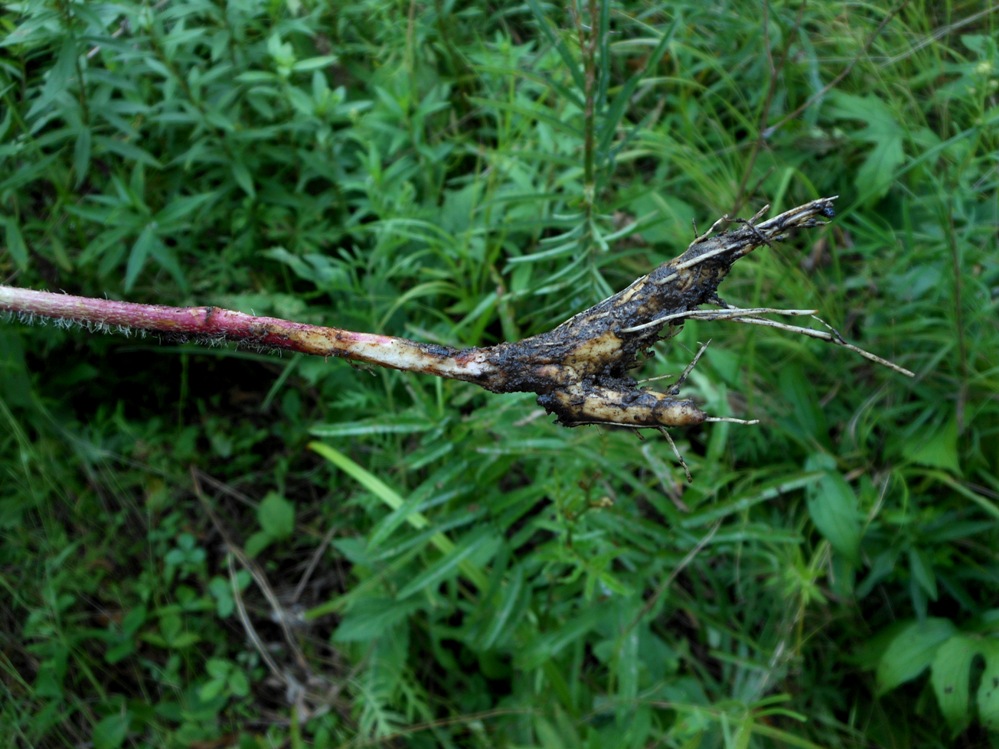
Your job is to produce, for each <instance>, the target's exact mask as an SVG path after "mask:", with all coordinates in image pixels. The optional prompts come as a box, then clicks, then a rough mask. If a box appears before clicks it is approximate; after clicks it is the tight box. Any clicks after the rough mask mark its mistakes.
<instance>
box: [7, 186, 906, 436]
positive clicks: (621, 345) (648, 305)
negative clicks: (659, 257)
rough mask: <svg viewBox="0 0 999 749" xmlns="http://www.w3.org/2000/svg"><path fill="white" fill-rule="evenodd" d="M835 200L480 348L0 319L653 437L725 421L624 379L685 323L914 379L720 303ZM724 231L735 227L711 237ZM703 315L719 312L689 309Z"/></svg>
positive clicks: (218, 325)
mask: <svg viewBox="0 0 999 749" xmlns="http://www.w3.org/2000/svg"><path fill="white" fill-rule="evenodd" d="M833 200H835V198H822V199H820V200H814V201H812V202H810V203H806V204H805V205H801V206H798V207H797V208H792V209H791V210H789V211H785V212H784V213H782V214H780V215H779V216H775V217H774V218H771V219H768V220H766V221H760V218H761V216H762V214H763V213H764V212H765V211H766V210H767V209H766V208H764V209H763V210H762V211H760V212H759V213H758V214H757V215H756V216H754V217H753V218H751V219H749V220H743V219H729V218H727V217H725V218H722V219H720V220H719V221H717V222H716V223H715V224H714V225H713V226H712V227H711V229H710V230H709V231H708V232H707V233H706V234H703V235H701V236H699V237H697V238H696V239H695V240H694V241H693V242H692V243H691V244H690V246H689V247H688V248H687V250H686V252H684V253H683V254H682V255H680V256H679V257H677V258H674V259H673V260H671V261H669V262H668V263H663V264H662V265H660V266H659V267H658V268H656V269H655V270H653V271H652V272H651V273H649V274H648V275H646V276H643V277H641V278H639V279H637V280H636V281H634V282H633V283H632V284H631V285H630V286H628V287H627V288H626V289H624V290H623V291H620V292H618V293H617V294H614V295H613V296H611V297H609V298H608V299H605V300H604V301H602V302H600V303H599V304H596V305H594V306H593V307H590V308H589V309H588V310H585V311H584V312H580V313H579V314H578V315H575V316H574V317H572V318H570V319H569V320H567V321H565V322H564V323H562V324H561V325H559V326H558V327H557V328H554V329H553V330H550V331H548V332H546V333H541V334H540V335H536V336H532V337H530V338H525V339H524V340H522V341H516V342H512V343H501V344H499V345H496V346H489V347H484V348H468V349H454V348H449V347H446V346H436V345H430V344H423V343H416V342H414V341H409V340H406V339H404V338H393V337H390V336H381V335H373V334H368V333H355V332H352V331H348V330H340V329H338V328H326V327H320V326H315V325H303V324H301V323H295V322H289V321H287V320H279V319H275V318H268V317H256V316H253V315H247V314H244V313H241V312H233V311H231V310H223V309H219V308H217V307H184V308H181V307H165V306H160V305H147V304H132V303H128V302H115V301H109V300H106V299H91V298H86V297H76V296H69V295H65V294H55V293H50V292H42V291H29V290H26V289H17V288H12V287H3V286H0V309H3V310H7V311H9V312H12V313H16V314H17V315H19V317H20V319H22V320H25V321H30V320H31V319H33V318H34V316H40V317H43V318H54V319H56V320H63V321H72V322H77V323H83V324H87V325H89V326H90V327H91V329H95V330H102V331H113V330H120V331H122V332H128V331H130V330H143V331H157V332H162V333H167V334H172V335H175V336H182V337H190V338H193V339H194V340H196V341H200V342H203V343H205V342H207V343H214V342H218V341H236V342H240V343H249V344H252V345H254V346H258V347H263V348H275V349H289V350H292V351H300V352H303V353H307V354H314V355H318V356H337V357H343V358H346V359H351V360H354V361H360V362H365V363H368V364H375V365H378V366H383V367H391V368H394V369H401V370H406V371H412V372H423V373H426V374H433V375H437V376H438V377H448V378H452V379H457V380H465V381H467V382H474V383H475V384H477V385H481V386H482V387H484V388H486V389H487V390H490V391H492V392H494V393H512V392H531V393H536V394H537V396H538V403H539V404H540V405H541V406H543V407H544V408H545V410H546V411H548V413H553V414H555V415H556V416H557V418H558V422H559V423H560V424H563V425H565V426H570V427H572V426H578V425H581V424H608V425H617V426H626V427H632V428H645V427H648V428H653V429H660V430H663V429H664V428H666V427H675V426H688V425H693V424H700V423H702V422H705V421H722V420H725V419H720V418H717V417H711V416H708V415H707V414H706V413H704V412H703V411H702V410H701V409H699V408H698V407H697V406H696V405H695V404H694V402H693V401H691V400H685V399H680V398H677V397H676V396H677V395H678V394H679V390H680V386H681V385H682V384H683V381H684V379H685V378H686V375H687V374H689V372H690V370H691V368H692V367H693V364H694V363H696V359H695V361H694V362H692V363H691V366H690V367H688V368H687V370H686V371H685V372H684V373H683V375H681V377H680V379H679V380H678V381H677V382H676V383H674V384H673V386H672V387H671V388H669V389H668V390H667V391H666V392H657V391H654V390H650V389H647V388H643V387H640V386H639V384H638V382H637V381H636V380H635V379H634V378H633V377H632V376H631V374H630V372H631V371H632V370H633V369H635V368H636V367H637V366H638V364H639V362H640V360H641V358H642V354H644V353H645V352H646V351H648V350H649V349H651V348H652V346H653V345H654V344H655V343H656V342H658V341H660V340H663V339H665V338H670V337H671V336H673V335H675V334H676V332H677V331H678V329H679V328H680V327H681V326H682V325H683V322H684V320H686V319H688V318H700V319H709V320H711V319H714V320H734V321H737V322H742V323H752V324H762V325H769V326H773V327H779V328H782V329H784V330H788V331H792V332H795V333H801V334H804V335H809V336H812V337H816V338H820V339H822V340H825V341H827V342H829V343H833V344H836V345H840V346H844V347H846V348H849V349H850V350H852V351H854V352H856V353H859V354H861V355H862V356H865V357H867V358H868V359H871V360H872V361H875V362H877V363H879V364H882V365H885V366H887V367H890V368H892V369H894V370H896V371H898V372H900V373H902V374H906V375H908V376H912V373H911V372H909V371H908V370H905V369H902V368H901V367H897V366H896V365H894V364H892V363H890V362H888V361H885V360H884V359H881V358H879V357H877V356H874V355H873V354H869V353H867V352H865V351H862V350H861V349H858V348H857V347H855V346H852V345H850V344H848V343H846V342H845V341H844V340H843V339H842V338H841V337H840V336H839V334H838V333H836V331H834V330H833V329H832V328H828V326H826V327H827V328H828V330H825V331H820V330H813V329H810V328H801V327H797V326H790V325H785V324H783V323H778V322H775V321H773V320H767V319H762V318H760V317H759V316H760V315H762V314H772V313H779V314H792V315H802V314H808V315H810V314H812V311H810V310H774V309H738V308H734V307H731V306H730V305H726V304H724V303H723V302H722V301H721V300H720V299H719V298H718V295H717V289H718V285H719V284H720V283H721V281H722V280H723V279H724V278H725V276H726V275H727V274H728V272H729V269H731V267H732V264H733V263H734V262H735V261H736V260H738V259H739V258H741V257H744V256H746V255H748V254H749V253H750V252H752V251H753V250H754V249H756V248H757V247H760V246H763V245H770V244H771V243H773V242H779V241H782V240H784V239H786V238H787V237H788V235H789V234H790V232H791V231H792V230H795V229H809V228H813V227H816V226H821V225H823V224H824V223H825V221H824V220H823V219H825V218H831V217H832V215H833V209H832V203H833ZM725 224H729V225H731V226H732V227H733V228H731V229H730V230H729V231H724V232H721V233H718V234H715V231H716V230H718V229H719V228H721V227H722V226H723V225H725ZM704 304H715V305H717V306H719V307H721V309H707V310H701V309H698V308H699V307H701V306H702V305H704ZM823 324H824V323H823ZM698 356H699V354H698Z"/></svg>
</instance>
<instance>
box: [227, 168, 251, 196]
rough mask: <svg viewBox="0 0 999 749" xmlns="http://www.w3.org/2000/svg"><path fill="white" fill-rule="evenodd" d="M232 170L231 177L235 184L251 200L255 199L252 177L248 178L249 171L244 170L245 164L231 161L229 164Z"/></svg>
mask: <svg viewBox="0 0 999 749" xmlns="http://www.w3.org/2000/svg"><path fill="white" fill-rule="evenodd" d="M230 167H231V169H232V177H233V179H235V180H236V184H237V185H239V186H240V188H241V189H242V190H243V192H245V193H246V194H247V195H249V196H250V197H251V198H253V197H256V195H257V190H256V188H255V187H254V186H253V177H251V176H250V170H249V169H247V168H246V164H244V163H243V162H242V161H239V160H237V161H233V162H232V163H231V164H230Z"/></svg>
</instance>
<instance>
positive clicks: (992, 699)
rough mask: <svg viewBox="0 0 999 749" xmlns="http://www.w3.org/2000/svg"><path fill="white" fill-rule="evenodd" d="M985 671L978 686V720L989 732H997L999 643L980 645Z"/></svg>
mask: <svg viewBox="0 0 999 749" xmlns="http://www.w3.org/2000/svg"><path fill="white" fill-rule="evenodd" d="M980 649H981V653H982V656H983V657H984V658H985V670H984V671H983V672H982V681H981V683H980V684H979V685H978V719H979V720H980V721H981V723H982V725H983V726H985V728H987V729H988V730H989V731H999V641H997V640H994V639H990V640H984V641H983V642H982V643H981V644H980Z"/></svg>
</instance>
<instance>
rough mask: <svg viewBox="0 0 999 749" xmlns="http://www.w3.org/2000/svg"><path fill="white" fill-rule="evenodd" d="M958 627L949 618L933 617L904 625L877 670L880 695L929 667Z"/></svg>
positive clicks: (910, 679) (882, 657) (913, 677)
mask: <svg viewBox="0 0 999 749" xmlns="http://www.w3.org/2000/svg"><path fill="white" fill-rule="evenodd" d="M956 631H957V628H956V627H955V626H954V624H953V622H951V621H950V619H939V618H931V619H925V620H923V621H917V622H912V624H910V625H909V626H907V627H904V628H903V629H902V630H901V631H899V633H898V634H897V635H895V638H894V639H893V640H892V641H891V644H890V645H889V646H888V648H887V649H886V650H885V652H884V654H883V655H882V656H881V660H880V661H879V662H878V669H877V677H876V678H877V688H878V694H884V693H885V692H889V691H891V690H892V689H894V688H895V687H897V686H898V685H899V684H904V683H905V682H907V681H912V680H913V679H915V678H916V677H917V676H919V675H920V674H921V673H923V671H925V670H926V669H927V667H929V665H930V664H931V663H932V662H933V658H934V657H935V656H936V653H937V649H938V648H939V647H940V645H941V644H942V643H944V642H946V641H947V640H948V639H949V638H950V637H951V636H952V635H953V634H954V633H955V632H956Z"/></svg>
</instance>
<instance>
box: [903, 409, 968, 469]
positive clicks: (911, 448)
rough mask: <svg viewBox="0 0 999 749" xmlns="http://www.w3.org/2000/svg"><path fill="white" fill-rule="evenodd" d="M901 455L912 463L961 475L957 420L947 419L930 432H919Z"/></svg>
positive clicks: (904, 447)
mask: <svg viewBox="0 0 999 749" xmlns="http://www.w3.org/2000/svg"><path fill="white" fill-rule="evenodd" d="M902 454H903V455H905V457H906V458H908V459H909V460H911V461H912V462H913V463H919V464H920V465H924V466H929V467H930V468H942V469H943V470H945V471H952V472H953V473H955V474H957V475H960V474H961V464H960V462H959V460H958V457H957V419H956V418H954V419H949V420H948V421H947V422H946V423H945V424H943V425H942V426H940V427H938V428H936V429H933V430H932V431H928V432H924V431H920V432H918V433H917V434H915V435H913V437H912V439H911V440H910V441H909V442H907V443H906V444H905V445H904V446H903V447H902Z"/></svg>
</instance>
